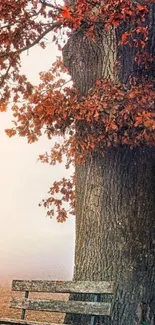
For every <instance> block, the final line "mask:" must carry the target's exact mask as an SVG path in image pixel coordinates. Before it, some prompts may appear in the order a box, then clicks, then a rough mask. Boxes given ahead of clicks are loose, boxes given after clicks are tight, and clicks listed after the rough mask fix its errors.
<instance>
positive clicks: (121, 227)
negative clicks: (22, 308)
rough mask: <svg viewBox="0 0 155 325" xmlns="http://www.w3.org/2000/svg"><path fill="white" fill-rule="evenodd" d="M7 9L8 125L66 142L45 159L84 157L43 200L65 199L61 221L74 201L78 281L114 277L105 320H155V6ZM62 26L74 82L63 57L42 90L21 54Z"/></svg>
mask: <svg viewBox="0 0 155 325" xmlns="http://www.w3.org/2000/svg"><path fill="white" fill-rule="evenodd" d="M0 6H1V11H0V12H1V14H0V15H1V18H2V22H3V25H2V27H1V44H2V50H1V56H0V57H1V67H2V73H3V74H2V75H1V88H2V92H3V93H2V98H1V110H4V109H5V107H6V105H7V101H8V100H9V97H10V91H11V94H12V96H13V99H14V102H15V104H14V105H13V107H12V109H13V111H14V117H15V119H16V120H15V127H14V128H12V129H10V130H7V131H6V132H7V134H8V135H9V136H12V135H14V134H15V133H16V132H18V133H19V135H20V136H27V138H28V141H29V142H30V143H31V142H33V141H35V140H37V139H38V137H39V136H41V134H42V132H43V130H44V129H45V128H46V129H45V132H46V133H47V136H48V137H49V138H51V137H52V136H54V135H58V136H61V137H62V138H63V143H62V144H59V143H56V144H55V146H54V148H52V150H51V153H50V154H47V153H46V154H45V155H42V156H40V159H41V160H42V161H43V162H48V163H51V164H54V163H56V162H57V161H58V162H61V161H62V159H63V156H64V155H66V156H67V160H66V167H68V166H69V165H70V164H71V163H74V161H75V177H72V178H71V179H69V180H67V179H65V178H64V179H62V180H61V181H60V182H55V183H54V184H53V186H52V187H51V189H50V195H51V196H50V197H49V198H48V199H47V200H45V201H43V204H44V206H45V207H47V208H48V214H49V215H54V213H55V211H54V210H53V208H52V209H51V208H50V207H51V205H53V204H55V205H56V207H57V212H58V216H57V218H58V221H64V220H65V219H66V217H67V213H66V210H65V209H64V207H62V202H63V201H66V202H68V203H69V205H70V206H71V213H73V210H74V206H75V212H76V248H75V270H74V279H76V280H114V282H115V284H116V293H115V298H114V300H113V301H114V303H113V309H112V317H111V320H110V321H109V319H105V320H104V323H105V324H109V322H110V324H111V325H133V324H154V323H155V312H154V310H155V293H154V292H155V217H154V215H155V147H154V145H155V133H154V129H155V106H154V105H155V100H154V98H155V83H154V79H155V64H154V56H155V41H154V40H155V30H154V24H155V18H154V17H155V3H154V1H153V0H152V1H151V0H143V1H132V0H126V1H125V2H124V1H118V0H113V1H111V0H104V1H98V0H93V1H86V0H84V1H80V0H77V1H67V2H66V3H65V6H62V7H61V6H60V5H56V4H54V5H53V4H52V1H51V2H45V1H43V0H42V1H41V2H38V1H28V0H27V1H26V0H23V1H22V0H21V1H20V2H19V1H18V2H14V1H12V0H7V1H6V0H5V1H4V2H3V3H2V4H1V5H0ZM8 8H10V10H8ZM36 17H37V19H36ZM60 28H63V30H64V33H65V34H66V35H67V36H68V40H67V43H66V45H65V46H64V47H63V50H62V53H63V62H64V65H65V67H66V68H67V70H68V71H69V74H70V75H71V77H72V80H73V87H66V85H65V82H66V81H65V80H63V79H62V78H61V73H62V72H65V70H64V68H63V65H62V62H61V60H60V59H59V60H58V62H57V63H56V64H54V65H53V66H52V68H51V70H50V71H49V72H47V73H42V74H41V83H40V85H39V86H38V87H34V86H33V85H31V84H30V83H29V82H28V81H27V80H26V78H25V76H20V73H19V62H20V53H21V52H22V51H24V50H25V49H29V48H30V47H32V46H33V45H35V44H37V43H40V45H41V46H43V47H44V46H45V43H44V40H43V37H44V36H45V35H46V34H47V33H49V32H51V31H54V36H53V41H56V42H57V43H58V42H59V41H58V39H59V37H58V36H57V33H58V30H59V29H60ZM68 28H70V29H71V30H72V32H70V31H69V30H68ZM19 33H20V35H21V36H22V37H20V39H19V37H18V35H19ZM59 46H60V44H59ZM11 79H13V82H16V83H17V85H16V86H11V85H10V83H9V82H10V80H11ZM21 98H22V99H24V101H25V102H24V104H18V102H19V100H21ZM74 182H75V205H74ZM58 192H60V194H61V195H62V197H61V198H60V197H57V196H56V197H55V196H54V195H55V194H57V193H58ZM79 321H81V322H82V320H81V319H80V320H79V318H77V317H75V318H74V323H76V324H77V323H79ZM83 323H84V320H83Z"/></svg>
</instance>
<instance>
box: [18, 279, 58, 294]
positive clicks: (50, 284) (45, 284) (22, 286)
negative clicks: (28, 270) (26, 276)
mask: <svg viewBox="0 0 155 325" xmlns="http://www.w3.org/2000/svg"><path fill="white" fill-rule="evenodd" d="M55 288H56V281H41V280H34V281H30V280H27V281H25V280H13V281H12V290H13V291H32V292H55Z"/></svg>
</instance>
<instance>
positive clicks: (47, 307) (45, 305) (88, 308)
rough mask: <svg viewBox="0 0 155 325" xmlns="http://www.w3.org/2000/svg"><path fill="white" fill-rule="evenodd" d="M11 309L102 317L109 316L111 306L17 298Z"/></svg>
mask: <svg viewBox="0 0 155 325" xmlns="http://www.w3.org/2000/svg"><path fill="white" fill-rule="evenodd" d="M10 307H11V308H22V309H25V310H40V311H49V312H60V313H73V314H83V315H100V316H102V315H105V316H109V315H110V310H111V304H110V303H106V302H87V301H57V300H37V299H35V300H33V299H16V298H12V301H11V303H10Z"/></svg>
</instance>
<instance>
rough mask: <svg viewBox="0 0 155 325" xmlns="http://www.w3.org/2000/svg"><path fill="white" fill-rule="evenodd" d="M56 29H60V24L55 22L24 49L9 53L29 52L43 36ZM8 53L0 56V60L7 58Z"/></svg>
mask: <svg viewBox="0 0 155 325" xmlns="http://www.w3.org/2000/svg"><path fill="white" fill-rule="evenodd" d="M56 27H61V23H60V22H56V23H54V24H53V25H52V26H50V27H49V28H48V29H47V30H45V31H44V32H43V33H42V34H40V36H39V37H38V38H37V39H36V40H35V41H34V42H33V43H31V44H30V45H27V46H25V47H23V48H22V49H20V50H17V51H14V52H10V53H11V54H15V53H22V52H24V51H26V50H29V49H30V48H31V47H33V46H34V45H36V44H38V43H39V41H40V40H41V39H42V38H43V37H44V36H45V35H47V34H48V33H49V32H51V31H52V30H53V29H54V28H56ZM10 53H5V54H2V55H1V56H0V58H4V57H9V55H10Z"/></svg>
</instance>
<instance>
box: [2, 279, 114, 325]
mask: <svg viewBox="0 0 155 325" xmlns="http://www.w3.org/2000/svg"><path fill="white" fill-rule="evenodd" d="M12 291H23V292H25V294H24V298H20V299H19V298H15V297H13V298H12V300H11V301H10V307H11V308H17V309H19V308H20V309H21V319H9V318H1V319H0V324H15V325H21V324H23V325H32V324H33V325H35V324H36V325H39V324H40V325H43V324H44V325H52V324H53V323H49V322H36V321H29V320H26V319H25V316H26V311H27V310H35V311H47V312H58V313H69V314H82V315H90V316H91V317H90V319H91V320H90V324H91V325H94V322H95V316H110V312H111V303H110V302H98V301H99V300H100V299H99V298H100V296H101V295H103V294H113V293H114V284H113V282H105V281H76V282H75V281H23V280H13V282H12ZM31 292H38V293H39V292H46V293H61V294H62V293H63V294H64V293H65V294H66V293H68V294H70V293H76V294H93V296H92V297H93V301H73V300H67V301H63V300H52V299H46V300H45V299H44V300H43V299H30V297H29V294H30V293H31ZM53 325H57V324H53Z"/></svg>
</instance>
